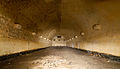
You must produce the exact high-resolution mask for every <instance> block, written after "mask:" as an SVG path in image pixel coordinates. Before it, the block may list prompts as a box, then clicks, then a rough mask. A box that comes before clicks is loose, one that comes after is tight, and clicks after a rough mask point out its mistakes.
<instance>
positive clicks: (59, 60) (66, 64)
mask: <svg viewBox="0 0 120 69" xmlns="http://www.w3.org/2000/svg"><path fill="white" fill-rule="evenodd" d="M0 69H120V62H116V61H112V60H108V59H105V58H100V57H95V56H91V55H89V54H87V53H85V52H82V51H79V50H76V49H72V48H67V47H50V48H46V49H43V50H40V51H37V52H34V53H31V54H26V55H22V56H19V57H16V58H11V59H7V60H4V61H1V62H0Z"/></svg>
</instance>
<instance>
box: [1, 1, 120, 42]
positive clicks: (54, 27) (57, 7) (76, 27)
mask: <svg viewBox="0 0 120 69" xmlns="http://www.w3.org/2000/svg"><path fill="white" fill-rule="evenodd" d="M119 6H120V1H119V0H0V13H1V14H2V15H4V16H6V17H9V18H10V19H11V20H12V21H13V23H14V24H19V25H21V26H22V29H24V30H26V31H29V32H35V33H36V34H38V35H43V36H44V37H47V38H49V39H51V38H52V37H54V36H55V35H63V36H64V37H65V38H66V39H70V38H71V37H74V36H76V35H77V36H79V37H80V38H81V37H82V39H83V40H94V39H96V38H101V37H106V36H113V35H115V34H116V35H117V34H118V35H119V34H120V23H119V22H120V14H119V12H120V8H119ZM81 32H82V33H84V36H81Z"/></svg>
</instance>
